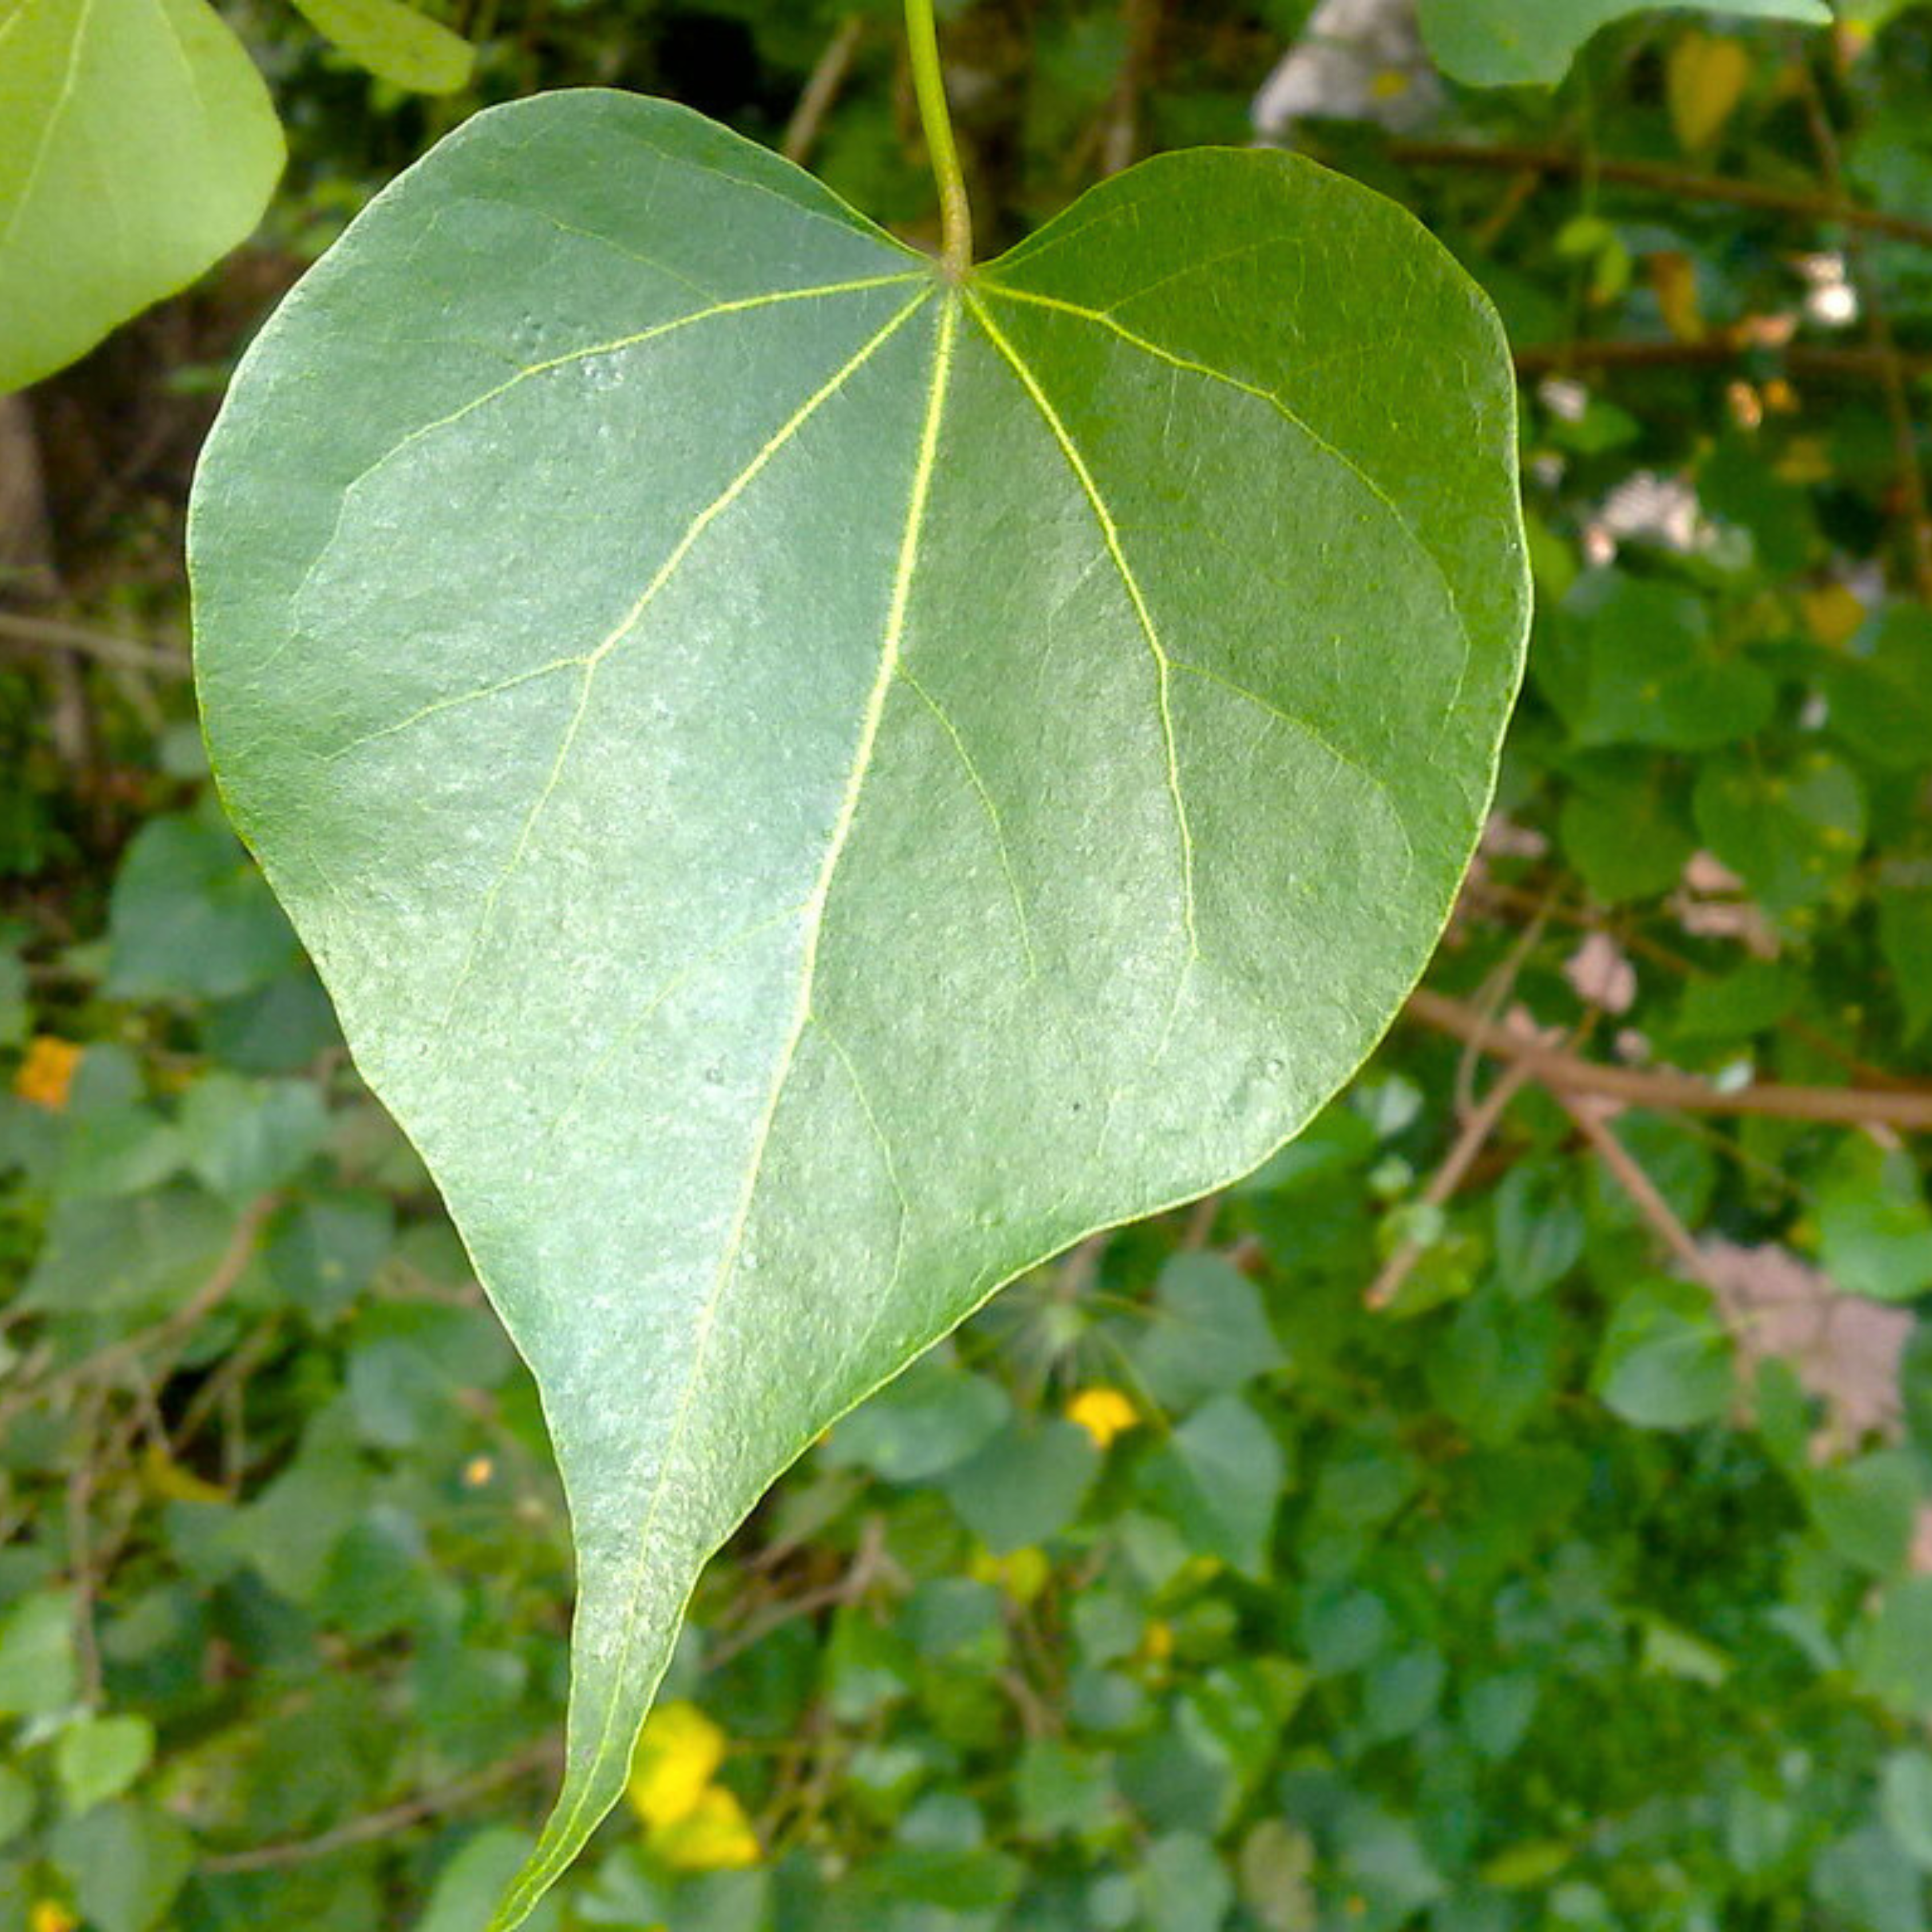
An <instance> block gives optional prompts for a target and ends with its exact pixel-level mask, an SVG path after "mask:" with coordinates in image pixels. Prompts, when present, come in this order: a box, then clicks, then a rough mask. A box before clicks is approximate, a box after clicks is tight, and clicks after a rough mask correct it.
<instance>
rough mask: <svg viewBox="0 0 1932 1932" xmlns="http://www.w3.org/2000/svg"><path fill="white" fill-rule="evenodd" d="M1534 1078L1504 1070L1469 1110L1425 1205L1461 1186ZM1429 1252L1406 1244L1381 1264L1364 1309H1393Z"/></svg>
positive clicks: (1521, 1066) (1526, 1071)
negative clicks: (1500, 1124)
mask: <svg viewBox="0 0 1932 1932" xmlns="http://www.w3.org/2000/svg"><path fill="white" fill-rule="evenodd" d="M1535 1077H1536V1075H1535V1069H1534V1068H1532V1067H1529V1065H1527V1064H1526V1063H1524V1062H1523V1061H1517V1064H1515V1065H1514V1066H1513V1067H1506V1068H1505V1070H1503V1072H1502V1075H1501V1076H1499V1078H1498V1079H1497V1081H1496V1085H1494V1086H1493V1087H1492V1088H1490V1091H1489V1092H1488V1093H1487V1094H1485V1095H1484V1097H1483V1099H1482V1100H1481V1103H1480V1104H1479V1105H1478V1106H1475V1107H1474V1108H1472V1109H1471V1110H1470V1113H1469V1118H1467V1119H1466V1121H1464V1122H1463V1127H1462V1130H1461V1131H1460V1133H1458V1134H1457V1136H1456V1139H1455V1141H1454V1144H1453V1145H1451V1148H1450V1149H1449V1152H1448V1156H1447V1157H1446V1158H1445V1160H1444V1161H1443V1163H1442V1166H1440V1167H1439V1168H1438V1169H1436V1172H1435V1173H1434V1175H1432V1176H1431V1177H1430V1183H1429V1185H1428V1186H1427V1187H1426V1188H1424V1190H1423V1192H1422V1199H1423V1201H1424V1204H1425V1205H1427V1206H1429V1207H1431V1208H1440V1207H1442V1206H1443V1205H1445V1203H1446V1202H1448V1199H1449V1197H1450V1196H1451V1195H1452V1194H1454V1193H1455V1191H1456V1190H1457V1188H1458V1187H1460V1186H1461V1185H1462V1181H1463V1176H1464V1175H1466V1174H1467V1173H1468V1172H1469V1169H1470V1166H1471V1165H1472V1163H1474V1161H1475V1158H1476V1157H1477V1155H1478V1154H1481V1152H1482V1151H1483V1149H1484V1147H1485V1146H1486V1145H1487V1143H1488V1141H1489V1138H1490V1135H1492V1134H1493V1133H1495V1132H1496V1123H1497V1122H1498V1121H1500V1120H1501V1119H1502V1117H1503V1110H1504V1109H1505V1108H1506V1107H1507V1106H1508V1105H1509V1103H1511V1101H1512V1100H1514V1099H1515V1098H1516V1097H1517V1094H1519V1093H1520V1091H1522V1090H1523V1088H1524V1087H1526V1085H1529V1082H1531V1081H1532V1080H1533V1079H1535ZM1427 1252H1428V1248H1427V1244H1425V1243H1424V1242H1421V1241H1404V1242H1403V1244H1401V1245H1400V1247H1397V1249H1396V1250H1395V1252H1394V1253H1393V1254H1391V1256H1389V1258H1388V1260H1387V1261H1385V1262H1384V1263H1383V1264H1382V1272H1381V1273H1380V1274H1378V1275H1377V1276H1376V1278H1375V1280H1373V1282H1371V1283H1370V1284H1369V1286H1368V1288H1367V1290H1366V1291H1365V1292H1364V1295H1363V1296H1362V1305H1363V1307H1365V1308H1367V1309H1369V1310H1371V1311H1373V1312H1379V1311H1380V1310H1382V1309H1385V1308H1387V1307H1389V1306H1391V1304H1393V1303H1394V1300H1395V1298H1396V1297H1397V1295H1400V1293H1401V1292H1402V1285H1403V1283H1404V1282H1406V1280H1408V1279H1409V1277H1410V1275H1411V1274H1413V1273H1414V1272H1415V1265H1416V1263H1417V1262H1419V1261H1421V1259H1422V1257H1423V1256H1424V1255H1425V1254H1426V1253H1427Z"/></svg>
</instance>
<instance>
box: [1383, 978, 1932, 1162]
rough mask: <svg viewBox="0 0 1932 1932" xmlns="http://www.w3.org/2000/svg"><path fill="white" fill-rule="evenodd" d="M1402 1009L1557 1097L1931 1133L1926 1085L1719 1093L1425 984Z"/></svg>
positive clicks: (1759, 1085)
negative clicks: (1588, 1055)
mask: <svg viewBox="0 0 1932 1932" xmlns="http://www.w3.org/2000/svg"><path fill="white" fill-rule="evenodd" d="M1403 1011H1404V1013H1406V1015H1407V1016H1408V1017H1409V1019H1412V1020H1414V1021H1415V1022H1417V1023H1418V1025H1423V1026H1426V1027H1427V1028H1430V1029H1431V1030H1432V1031H1434V1032H1436V1033H1441V1034H1448V1035H1449V1036H1450V1037H1451V1038H1452V1039H1454V1040H1462V1041H1463V1042H1465V1043H1467V1044H1469V1045H1472V1046H1475V1047H1476V1048H1477V1049H1478V1050H1479V1051H1481V1052H1484V1053H1487V1054H1490V1055H1493V1056H1494V1057H1495V1058H1497V1059H1499V1060H1507V1061H1515V1062H1517V1063H1520V1064H1523V1065H1526V1066H1527V1067H1529V1070H1530V1074H1531V1076H1532V1078H1534V1079H1537V1080H1539V1081H1541V1082H1542V1083H1543V1085H1544V1086H1546V1087H1547V1088H1550V1091H1552V1092H1553V1093H1554V1094H1556V1095H1557V1096H1558V1097H1559V1098H1561V1097H1562V1096H1564V1095H1565V1094H1595V1095H1597V1096H1598V1097H1600V1098H1601V1099H1604V1100H1617V1101H1621V1102H1622V1103H1623V1104H1624V1105H1625V1106H1631V1107H1653V1108H1660V1109H1666V1110H1670V1111H1675V1112H1679V1113H1687V1114H1728V1115H1757V1116H1760V1117H1763V1118H1769V1119H1772V1120H1781V1121H1817V1122H1818V1123H1819V1124H1820V1125H1823V1126H1838V1127H1894V1128H1896V1129H1897V1130H1899V1131H1900V1132H1901V1133H1932V1092H1928V1091H1926V1090H1925V1089H1924V1088H1910V1089H1904V1090H1896V1091H1894V1090H1891V1089H1887V1090H1885V1091H1882V1092H1880V1091H1875V1090H1874V1089H1873V1088H1868V1087H1787V1086H1782V1085H1777V1084H1775V1083H1774V1082H1754V1083H1753V1084H1752V1085H1750V1086H1748V1087H1740V1088H1738V1089H1737V1090H1736V1091H1735V1092H1733V1093H1726V1092H1724V1091H1721V1089H1720V1088H1716V1087H1713V1086H1712V1085H1710V1083H1709V1082H1708V1081H1704V1080H1700V1079H1697V1077H1696V1076H1694V1075H1693V1074H1688V1073H1665V1072H1661V1071H1654V1070H1646V1069H1643V1068H1641V1067H1607V1066H1604V1065H1603V1064H1601V1062H1599V1061H1592V1060H1582V1059H1579V1058H1577V1057H1576V1056H1575V1055H1573V1054H1569V1053H1565V1052H1563V1051H1562V1049H1560V1048H1556V1047H1551V1046H1544V1044H1543V1043H1541V1042H1540V1041H1538V1040H1530V1039H1526V1038H1524V1037H1523V1036H1522V1035H1520V1034H1515V1033H1512V1032H1511V1031H1509V1030H1508V1028H1505V1027H1502V1026H1500V1025H1494V1024H1493V1023H1491V1022H1488V1021H1486V1020H1484V1018H1483V1016H1481V1014H1480V1013H1477V1012H1476V1011H1475V1010H1474V1008H1472V1007H1468V1006H1466V1005H1465V1004H1463V1002H1462V1001H1460V1000H1454V999H1451V998H1449V997H1448V995H1445V994H1442V993H1436V992H1430V991H1429V990H1428V989H1427V988H1424V989H1421V990H1419V991H1418V992H1414V993H1412V994H1411V995H1409V1004H1408V1005H1407V1006H1406V1007H1405V1008H1404V1009H1403Z"/></svg>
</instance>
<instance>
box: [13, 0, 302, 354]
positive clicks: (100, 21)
mask: <svg viewBox="0 0 1932 1932" xmlns="http://www.w3.org/2000/svg"><path fill="white" fill-rule="evenodd" d="M281 168H282V130H281V125H280V124H279V123H278V121H276V119H275V109H274V107H272V105H271V104H270V103H269V95H268V90H267V89H266V88H265V87H264V86H263V85H262V80H261V77H260V75H259V74H257V73H256V71H255V70H254V67H253V65H251V63H250V62H249V58H248V55H247V54H246V53H245V52H243V51H242V44H241V43H240V42H239V40H236V37H235V36H234V35H233V34H232V33H230V32H229V30H228V28H226V26H223V24H222V23H221V20H220V18H219V17H217V15H216V13H215V12H214V9H213V8H212V7H210V6H208V5H207V0H0V392H4V391H5V390H8V389H19V388H20V387H22V386H23V385H25V384H26V383H31V382H34V381H36V380H38V379H39V378H40V377H42V376H44V375H46V374H49V373H50V372H51V371H53V370H55V369H58V368H60V367H61V366H62V365H63V364H64V363H68V362H72V361H73V360H74V358H75V357H76V356H80V355H82V354H83V353H86V351H87V350H89V349H91V348H92V347H94V345H95V343H97V342H98V341H100V340H101V338H102V337H103V336H104V335H106V334H107V332H108V331H109V330H110V329H112V328H113V327H114V326H115V325H116V324H117V323H122V322H124V321H126V320H127V318H128V317H130V315H133V314H136V313H137V312H138V311H140V310H142V309H144V308H146V307H147V306H148V304H149V303H150V302H158V301H159V300H160V298H161V297H162V296H166V295H172V293H174V292H175V290H177V289H178V288H181V287H184V286H185V285H186V284H188V283H189V282H191V281H193V279H194V278H195V277H196V276H197V275H199V274H200V273H201V272H202V270H203V269H207V268H208V267H210V266H212V265H213V264H214V263H216V262H217V261H219V260H220V258H221V257H223V255H225V254H226V253H227V252H228V251H229V249H231V248H233V247H235V246H236V244H237V243H238V242H241V241H242V240H244V239H245V238H246V236H248V232H249V231H250V229H252V228H253V227H254V226H255V223H257V221H258V220H260V218H261V214H262V210H263V208H265V207H266V205H268V199H269V194H270V193H271V191H272V190H273V188H274V187H275V180H276V177H277V176H278V175H279V174H280V173H281Z"/></svg>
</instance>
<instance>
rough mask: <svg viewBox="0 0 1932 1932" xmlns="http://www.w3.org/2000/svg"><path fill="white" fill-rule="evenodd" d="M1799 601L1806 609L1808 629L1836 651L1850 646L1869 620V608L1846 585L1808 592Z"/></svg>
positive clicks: (1832, 585) (1835, 585) (1829, 586)
mask: <svg viewBox="0 0 1932 1932" xmlns="http://www.w3.org/2000/svg"><path fill="white" fill-rule="evenodd" d="M1799 603H1800V604H1801V605H1802V607H1803V608H1804V612H1805V628H1806V629H1807V630H1808V631H1810V632H1811V634H1812V636H1813V637H1815V638H1817V640H1818V641H1819V643H1821V644H1823V645H1825V646H1826V647H1827V648H1828V649H1832V650H1838V649H1842V648H1843V646H1845V645H1846V644H1848V643H1850V642H1851V640H1852V637H1853V636H1854V635H1855V634H1856V632H1857V631H1858V627H1859V626H1860V625H1861V624H1863V623H1864V620H1865V607H1864V604H1861V603H1860V602H1859V601H1858V597H1857V595H1856V594H1855V592H1852V591H1851V590H1850V589H1847V588H1846V586H1844V585H1843V584H1842V583H1828V584H1826V585H1825V586H1823V589H1818V590H1808V591H1806V592H1805V594H1804V595H1803V596H1802V597H1801V598H1799Z"/></svg>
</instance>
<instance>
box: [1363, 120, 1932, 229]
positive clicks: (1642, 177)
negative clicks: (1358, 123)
mask: <svg viewBox="0 0 1932 1932" xmlns="http://www.w3.org/2000/svg"><path fill="white" fill-rule="evenodd" d="M1388 156H1389V158H1390V159H1391V160H1393V161H1397V162H1399V163H1401V164H1402V165H1403V166H1405V167H1415V168H1480V169H1493V170H1497V171H1499V172H1504V173H1510V174H1514V173H1519V172H1532V173H1536V174H1545V175H1581V174H1588V175H1592V176H1594V177H1595V178H1596V179H1597V180H1598V181H1614V182H1616V183H1618V184H1620V185H1621V186H1623V187H1640V188H1647V189H1649V190H1652V192H1653V193H1658V194H1661V195H1666V196H1670V198H1671V199H1673V200H1678V201H1713V202H1730V203H1731V204H1732V205H1733V206H1735V207H1739V208H1759V209H1761V210H1762V211H1764V212H1765V213H1766V214H1788V215H1794V216H1796V217H1799V218H1801V219H1802V220H1808V221H1841V222H1843V223H1845V225H1846V226H1847V227H1851V228H1863V229H1868V230H1870V232H1871V233H1873V234H1875V235H1889V236H1893V237H1894V238H1895V239H1897V240H1899V241H1901V242H1918V243H1920V244H1921V245H1923V246H1924V247H1926V248H1932V221H1920V220H1914V219H1913V218H1912V217H1911V216H1910V215H1908V214H1890V213H1888V211H1885V209H1883V208H1865V207H1862V206H1861V205H1859V204H1858V203H1857V202H1850V201H1846V200H1845V199H1843V198H1842V197H1841V196H1825V195H1817V194H1807V193H1802V192H1798V191H1795V190H1792V189H1789V188H1779V187H1770V186H1769V185H1768V184H1766V183H1765V182H1763V181H1736V180H1733V179H1732V178H1729V177H1728V176H1724V175H1698V174H1690V173H1687V172H1685V171H1684V170H1682V169H1679V168H1667V167H1662V166H1658V164H1657V163H1655V162H1652V161H1634V160H1618V159H1616V158H1614V157H1610V158H1606V157H1604V156H1603V155H1601V154H1577V153H1572V152H1571V151H1569V150H1568V149H1566V148H1518V147H1507V146H1499V147H1491V146H1488V145H1478V143H1476V142H1469V141H1391V142H1390V143H1389V145H1388Z"/></svg>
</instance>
